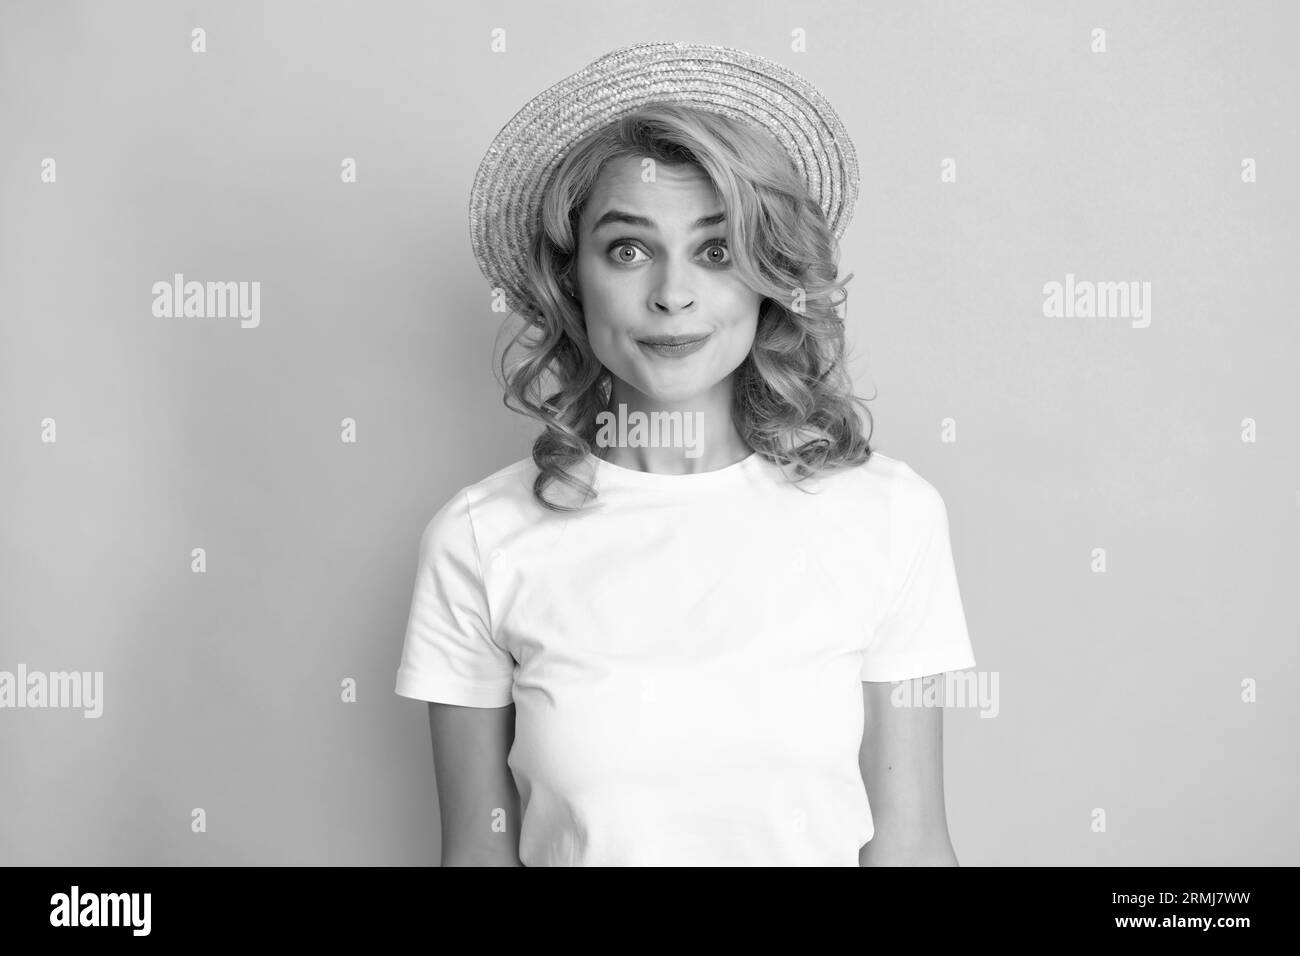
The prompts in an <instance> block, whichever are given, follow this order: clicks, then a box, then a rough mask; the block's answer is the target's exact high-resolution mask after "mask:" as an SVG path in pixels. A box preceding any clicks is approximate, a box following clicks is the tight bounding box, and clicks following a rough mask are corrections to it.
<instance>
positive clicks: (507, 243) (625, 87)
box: [469, 43, 858, 311]
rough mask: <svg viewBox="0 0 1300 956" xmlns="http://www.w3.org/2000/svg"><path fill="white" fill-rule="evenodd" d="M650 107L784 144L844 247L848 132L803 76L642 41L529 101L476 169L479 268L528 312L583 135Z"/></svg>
mask: <svg viewBox="0 0 1300 956" xmlns="http://www.w3.org/2000/svg"><path fill="white" fill-rule="evenodd" d="M652 102H669V103H679V104H682V105H687V106H694V107H698V108H700V109H705V110H708V111H710V112H714V113H721V114H723V115H725V116H729V117H731V118H733V119H737V120H740V121H743V122H747V123H749V124H750V125H754V126H759V127H761V128H763V129H766V130H768V131H769V132H770V133H772V134H773V135H774V136H775V137H776V138H777V140H778V141H779V142H780V143H781V145H782V146H784V147H785V150H786V152H787V153H789V154H790V158H791V159H792V160H793V161H794V165H795V168H796V169H797V170H798V171H799V172H800V173H801V174H802V176H803V177H804V180H805V182H806V183H807V185H808V192H809V194H810V195H811V196H812V197H813V198H814V199H815V200H816V201H817V203H818V204H819V205H820V206H821V209H822V212H823V213H824V214H825V216H826V221H827V223H828V224H829V225H830V228H831V231H832V232H833V233H834V235H835V237H836V238H837V239H838V238H839V237H840V236H842V235H843V234H844V229H845V228H846V227H847V225H848V222H849V218H850V217H851V216H852V213H853V205H854V202H855V201H856V200H857V195H858V162H857V154H856V153H855V152H854V149H853V143H852V141H851V140H850V139H849V136H848V133H847V132H846V131H845V129H844V125H843V123H841V122H840V118H839V116H838V115H836V113H835V110H834V109H832V108H831V105H830V104H829V103H828V102H827V101H826V99H825V98H824V97H823V96H822V95H821V94H820V93H819V92H817V90H816V88H814V87H813V85H812V84H811V83H809V82H808V81H807V80H805V79H804V78H803V77H801V76H799V75H798V74H797V73H794V72H793V71H791V70H789V69H787V68H785V67H783V66H781V65H780V64H778V63H774V62H773V61H771V60H768V59H766V58H764V57H761V56H757V55H755V54H752V53H746V52H744V51H742V50H735V49H732V48H730V47H721V46H708V45H705V44H699V43H640V44H637V45H635V46H629V47H623V48H621V49H618V50H615V51H614V52H612V53H608V54H606V55H605V56H602V57H601V58H600V59H598V60H596V61H595V62H593V63H591V64H590V65H589V66H587V67H585V68H583V69H582V70H579V71H578V72H577V73H574V74H572V75H571V76H569V77H566V78H565V79H563V80H561V81H560V82H558V83H556V84H555V85H554V86H552V87H550V88H549V89H547V90H545V91H544V92H542V93H540V94H539V95H537V96H536V97H534V98H533V99H531V100H529V102H528V103H527V104H525V105H524V107H523V109H521V110H520V111H519V112H518V113H516V114H515V116H514V118H513V119H512V120H510V122H509V123H507V124H506V125H505V127H504V128H503V129H502V130H501V132H499V133H498V134H497V136H496V138H495V139H494V140H493V141H492V144H491V145H490V146H489V147H488V151H487V154H486V155H485V156H484V157H483V161H482V163H480V164H479V168H478V173H477V174H476V175H475V177H474V185H473V187H472V188H471V189H470V197H469V230H470V241H471V243H472V245H473V247H474V255H475V257H476V258H477V259H478V263H479V268H480V270H482V272H483V275H484V277H486V278H487V280H488V282H489V283H491V285H492V287H493V288H500V289H502V290H503V291H504V292H505V296H506V299H507V304H508V305H509V306H510V308H511V309H513V310H514V311H522V308H523V305H524V303H525V301H526V299H527V296H526V295H525V292H524V288H525V285H524V267H523V263H524V262H525V260H526V258H527V256H528V255H529V250H530V247H531V242H532V237H533V233H534V230H535V229H536V227H537V223H538V221H539V218H540V209H541V203H542V196H543V192H544V189H545V187H546V184H547V182H548V181H549V180H550V178H551V176H552V174H553V173H554V172H555V170H556V168H557V167H558V166H559V164H560V161H561V160H562V159H563V158H564V156H565V155H566V154H567V153H568V152H569V150H570V149H572V147H573V146H574V145H575V144H577V143H578V142H579V141H580V140H581V139H582V138H583V137H585V136H586V135H587V134H589V133H591V132H594V131H595V130H597V129H600V128H601V127H602V126H605V125H606V124H608V123H610V122H612V121H614V120H616V119H619V118H620V117H622V116H625V115H627V114H629V113H633V112H635V111H636V110H638V109H640V108H641V107H642V106H645V105H646V104H648V103H652Z"/></svg>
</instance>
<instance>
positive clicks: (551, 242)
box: [498, 103, 874, 511]
mask: <svg viewBox="0 0 1300 956" xmlns="http://www.w3.org/2000/svg"><path fill="white" fill-rule="evenodd" d="M629 156H630V157H637V158H641V157H650V158H652V159H654V160H655V161H656V162H660V163H667V164H689V165H693V166H695V167H698V168H699V169H701V170H702V171H703V172H704V173H705V174H706V175H707V176H708V177H709V179H710V180H711V181H712V183H713V186H714V188H715V189H716V190H717V192H718V194H719V197H720V199H721V200H722V203H723V204H724V207H725V209H726V217H727V222H726V225H727V229H728V232H729V235H728V247H729V249H730V250H731V251H732V261H733V265H734V267H735V269H736V270H737V272H738V274H739V276H740V277H741V279H742V281H744V282H745V284H746V285H748V286H749V287H750V288H751V289H753V290H754V291H756V292H757V293H759V295H761V296H763V298H762V300H761V302H760V305H759V314H758V324H757V328H756V331H755V336H754V344H753V346H752V348H751V349H750V352H749V354H748V355H747V356H746V358H745V360H744V361H743V362H742V363H741V365H740V366H739V367H738V368H737V369H736V371H735V375H734V378H733V381H734V389H733V393H732V402H731V414H732V421H733V423H734V425H735V427H736V430H737V431H738V432H739V433H740V435H741V437H742V438H743V439H744V440H745V442H746V443H747V444H748V445H749V447H750V448H751V449H752V450H754V451H756V452H758V453H759V454H761V455H762V456H763V457H765V458H766V459H768V460H769V461H772V462H774V463H776V464H778V465H780V466H781V467H782V470H783V471H785V472H786V477H787V479H788V480H792V481H793V482H794V483H796V484H798V483H799V482H802V481H804V480H805V479H806V478H808V477H810V476H813V475H815V474H817V473H819V472H823V471H832V470H836V469H840V468H846V467H853V466H856V465H860V464H862V463H864V462H866V461H867V460H868V459H869V458H870V456H871V453H872V449H871V445H870V442H869V439H870V434H869V433H868V435H866V436H864V435H863V433H862V424H861V422H860V420H859V419H858V417H857V415H856V413H855V405H860V406H861V408H862V410H863V411H864V413H865V414H866V416H867V421H868V422H869V423H870V422H871V421H872V419H871V412H870V409H868V408H867V406H866V403H865V402H864V401H863V400H862V399H860V398H859V397H858V396H856V395H854V394H853V392H852V384H851V381H850V379H849V377H848V375H847V373H846V371H845V369H844V348H845V339H844V320H843V319H842V318H841V317H840V315H839V313H838V311H837V307H838V306H839V305H840V304H842V303H844V302H845V301H847V297H848V293H847V291H846V290H845V289H844V285H845V284H846V283H847V282H848V281H849V279H851V278H852V275H851V274H850V275H849V276H847V277H845V278H844V279H842V280H837V275H838V269H837V267H836V262H835V259H836V255H837V252H838V247H837V245H836V242H835V238H834V235H833V233H832V232H831V231H830V228H829V226H828V224H827V222H826V218H825V216H824V215H823V213H822V211H821V208H820V207H819V206H818V205H817V203H816V201H815V200H814V199H813V198H812V197H811V195H810V194H809V192H808V189H807V187H806V186H805V184H804V181H803V179H802V177H801V176H800V175H799V173H798V171H797V170H796V168H795V166H794V164H793V162H792V161H791V160H790V158H789V156H788V155H787V154H786V152H785V150H784V149H783V148H782V147H781V145H780V143H778V142H777V140H776V138H775V137H773V136H771V134H769V133H767V132H766V131H764V130H762V129H759V128H757V127H752V126H749V125H747V124H744V123H741V122H738V121H735V120H732V119H730V118H728V117H725V116H722V115H719V114H717V113H712V112H708V111H705V110H700V109H694V108H691V107H689V106H680V105H677V104H671V103H664V104H659V103H656V104H651V105H649V106H646V107H644V108H643V109H641V110H638V111H637V112H636V113H634V114H631V115H628V116H625V117H623V118H621V119H618V120H615V121H613V122H611V123H610V124H609V125H607V126H605V127H603V128H601V129H599V130H597V131H595V132H594V133H592V134H590V135H589V136H587V137H586V138H585V139H583V140H582V141H581V142H579V143H578V144H577V145H576V146H575V147H574V148H573V149H572V150H571V151H570V152H569V153H568V154H567V155H566V156H565V158H564V159H563V161H562V162H561V164H560V166H559V167H558V169H556V171H555V172H554V174H553V175H552V177H551V178H550V180H549V181H548V183H547V186H546V189H545V191H544V198H543V201H542V209H541V220H540V223H539V225H538V228H537V230H536V232H535V233H534V236H533V241H532V244H531V249H530V254H529V256H528V259H527V262H526V264H525V292H526V293H527V296H528V300H527V301H526V302H525V303H524V304H523V306H522V307H521V309H520V312H519V314H520V316H521V317H522V318H523V320H524V325H523V327H522V328H520V329H519V331H518V332H516V333H515V335H514V336H513V338H512V339H511V340H510V342H509V343H508V344H507V346H506V348H505V349H504V351H503V352H502V355H501V359H500V364H499V366H498V369H499V375H500V384H501V385H502V388H503V389H504V390H505V395H504V396H503V399H502V400H503V403H504V404H505V406H506V407H507V408H510V409H511V410H512V411H516V412H519V413H521V414H524V415H527V416H529V417H531V418H534V419H537V420H538V421H540V422H541V423H542V425H543V426H544V431H543V432H542V433H541V434H540V435H539V436H538V437H537V439H536V441H534V443H533V451H532V457H533V460H534V462H536V464H537V467H538V470H539V472H538V475H537V478H536V480H535V481H534V483H533V494H534V496H535V497H536V498H537V500H538V501H539V502H541V504H542V505H543V506H544V507H546V508H548V509H550V510H552V511H575V510H578V509H579V508H581V504H580V505H578V506H576V507H570V506H567V505H563V504H561V503H559V502H556V501H552V500H550V499H548V498H547V496H546V494H545V492H546V490H547V488H548V486H549V485H551V483H552V482H557V481H558V482H560V483H562V484H563V485H566V486H568V487H570V488H571V489H574V490H576V491H578V492H580V493H581V494H582V497H583V503H585V501H586V500H589V499H590V498H591V497H594V496H595V494H596V492H595V488H594V486H593V485H592V484H590V483H589V482H585V481H582V480H581V479H579V478H578V477H576V476H575V475H574V474H573V473H572V469H573V468H574V466H576V465H578V464H580V463H581V462H583V461H584V459H585V457H586V456H587V455H588V454H589V453H592V444H593V442H594V439H595V435H596V431H597V421H596V416H597V415H598V414H599V413H600V412H602V411H607V410H609V405H610V402H611V396H612V388H613V373H611V372H610V371H609V370H608V369H606V368H605V367H604V366H603V365H602V363H601V362H600V360H599V359H598V358H597V357H596V355H595V354H594V352H593V351H592V349H591V345H590V343H589V341H588V339H587V334H586V321H585V317H584V314H583V311H582V306H581V304H580V303H579V302H578V300H577V299H576V298H574V297H573V295H572V293H571V290H572V288H573V270H574V266H575V259H576V256H577V251H578V235H579V222H580V220H581V217H582V213H583V209H584V207H585V205H586V203H587V201H588V200H589V198H590V196H591V193H592V190H593V189H594V187H595V185H596V182H597V180H598V178H599V176H600V173H601V170H602V169H603V168H604V166H605V164H606V163H608V162H610V161H611V160H614V159H619V158H622V157H629ZM516 347H518V348H520V349H522V353H523V354H522V356H521V357H520V358H519V359H518V360H516V361H510V357H511V356H512V355H513V354H514V352H513V350H514V349H515V348H516ZM873 427H874V426H873ZM790 471H793V472H794V475H795V477H794V478H793V479H791V478H790V475H789V472H790Z"/></svg>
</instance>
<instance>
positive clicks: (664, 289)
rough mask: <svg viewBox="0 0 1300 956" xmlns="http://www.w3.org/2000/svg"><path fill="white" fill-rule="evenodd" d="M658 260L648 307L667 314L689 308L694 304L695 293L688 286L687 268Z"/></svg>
mask: <svg viewBox="0 0 1300 956" xmlns="http://www.w3.org/2000/svg"><path fill="white" fill-rule="evenodd" d="M660 262H661V264H660V265H659V271H658V273H657V275H656V280H657V281H656V282H655V283H654V284H653V286H652V287H651V290H650V308H651V309H652V310H653V311H655V312H662V313H665V314H667V315H671V314H673V313H674V312H681V311H683V310H684V309H689V308H690V307H691V306H693V305H694V304H695V293H694V292H693V291H692V290H691V289H690V288H689V287H688V286H689V278H688V277H689V270H688V269H687V268H686V267H684V266H682V265H680V264H674V263H673V262H671V261H668V260H660Z"/></svg>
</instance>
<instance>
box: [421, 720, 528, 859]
mask: <svg viewBox="0 0 1300 956" xmlns="http://www.w3.org/2000/svg"><path fill="white" fill-rule="evenodd" d="M429 733H430V736H431V737H432V738H433V767H434V775H435V776H436V778H437V787H438V806H439V809H440V810H441V816H442V865H443V866H523V863H522V862H520V860H519V822H520V813H519V791H518V790H517V789H516V787H515V781H514V777H513V775H512V774H511V773H510V767H509V766H508V765H507V763H506V757H507V756H508V755H509V753H510V747H511V744H512V743H513V742H514V738H515V705H514V704H507V705H506V706H504V707H460V706H456V705H454V704H439V703H435V702H432V701H431V702H430V703H429Z"/></svg>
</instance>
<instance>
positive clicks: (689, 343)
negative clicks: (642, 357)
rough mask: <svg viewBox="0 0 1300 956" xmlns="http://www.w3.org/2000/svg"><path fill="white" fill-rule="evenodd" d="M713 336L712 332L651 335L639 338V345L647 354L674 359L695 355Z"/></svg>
mask: <svg viewBox="0 0 1300 956" xmlns="http://www.w3.org/2000/svg"><path fill="white" fill-rule="evenodd" d="M712 337H713V333H712V332H706V333H705V334H703V335H649V336H646V337H645V338H643V339H637V345H638V346H639V347H640V349H641V351H642V352H644V353H645V354H646V355H653V356H655V357H656V358H665V359H674V358H683V357H685V356H687V355H693V354H694V353H696V352H698V351H699V350H700V349H702V348H704V346H705V344H706V343H707V342H708V341H709V339H710V338H712Z"/></svg>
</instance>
